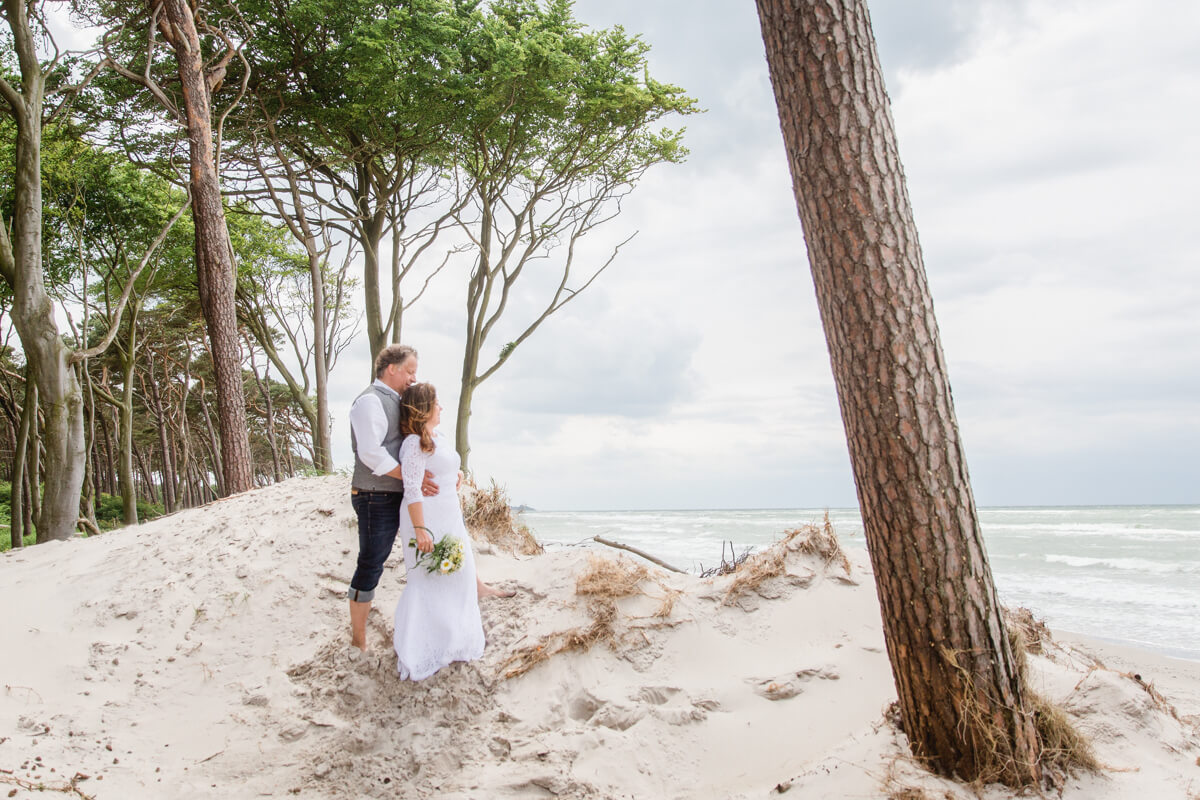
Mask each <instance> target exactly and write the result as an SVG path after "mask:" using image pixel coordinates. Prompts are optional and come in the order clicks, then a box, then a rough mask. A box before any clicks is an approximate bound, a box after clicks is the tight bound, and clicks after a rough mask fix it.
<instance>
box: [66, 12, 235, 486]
mask: <svg viewBox="0 0 1200 800" xmlns="http://www.w3.org/2000/svg"><path fill="white" fill-rule="evenodd" d="M80 5H83V3H82V2H81V3H80ZM87 12H88V13H89V14H90V15H91V17H92V21H93V22H97V23H103V24H106V25H112V26H113V27H114V31H115V32H114V33H112V34H110V35H107V36H105V40H104V42H105V54H106V64H107V65H108V66H110V67H112V69H114V70H115V71H116V72H117V73H119V74H120V75H121V76H123V77H124V78H126V79H128V80H129V81H131V82H133V83H134V84H137V85H139V86H141V87H143V88H144V89H145V90H146V92H147V93H148V95H149V96H151V97H153V98H154V100H155V101H157V103H158V104H159V105H160V106H161V107H162V108H163V109H165V110H166V111H167V114H168V116H169V117H170V119H171V121H172V122H174V123H176V124H178V125H179V126H181V127H182V128H183V130H184V131H185V132H186V135H187V148H188V165H189V179H188V184H187V185H188V194H189V197H190V200H191V203H192V220H193V230H194V231H195V253H196V277H197V284H198V286H199V290H200V307H201V309H202V311H203V313H204V319H205V323H206V330H207V333H208V342H209V347H210V349H211V351H212V354H213V362H214V372H215V375H214V380H215V382H216V396H217V420H218V427H219V429H220V440H221V459H220V460H221V471H222V478H223V480H222V482H221V483H222V486H223V489H224V491H225V492H226V493H230V494H232V493H236V492H242V491H246V490H247V489H250V488H252V487H253V485H254V480H253V470H252V465H251V462H250V442H249V438H248V435H247V428H246V398H245V394H244V391H243V386H242V372H241V346H240V339H239V336H238V332H237V314H236V305H235V288H236V277H235V274H234V265H233V250H232V248H231V246H230V242H229V230H228V227H227V225H226V221H225V210H224V206H223V203H222V199H221V183H220V178H219V175H218V166H217V161H218V158H219V152H218V147H217V145H216V143H215V142H214V139H215V138H219V135H220V128H221V124H222V121H223V120H224V118H225V116H227V115H228V113H229V109H228V108H226V109H225V110H223V111H221V112H220V113H216V109H214V106H213V97H214V94H215V93H216V91H217V90H218V88H219V87H220V86H221V85H222V83H223V82H224V81H225V78H226V76H227V74H228V73H229V70H230V65H231V64H235V65H237V66H238V71H239V74H240V78H241V86H242V87H244V85H245V82H246V81H247V80H248V79H249V69H248V65H247V64H246V62H245V60H244V58H243V57H242V47H243V43H244V42H243V40H244V38H245V37H246V36H247V35H248V34H247V33H246V31H245V30H244V29H243V28H242V26H241V25H240V20H239V17H238V14H237V12H236V9H232V8H227V7H224V6H220V7H217V4H216V3H211V4H200V3H197V4H193V3H189V2H187V0H154V1H153V2H151V3H149V4H125V3H123V2H122V1H121V0H112V2H110V1H109V0H97V1H96V2H94V3H90V4H89V5H88V6H87ZM201 34H203V35H204V38H203V40H202V39H201ZM235 36H236V37H237V38H235ZM135 37H136V38H139V39H140V42H141V49H140V51H135V50H134V49H133V47H132V41H133V39H134V38H135ZM126 58H128V59H129V61H128V63H127V62H126ZM176 89H177V91H176ZM240 98H241V92H238V93H237V95H236V96H235V97H234V98H232V99H231V101H230V102H231V103H232V104H233V105H236V104H237V102H239V100H240ZM214 114H216V116H215V119H216V120H217V121H216V123H215V124H214Z"/></svg>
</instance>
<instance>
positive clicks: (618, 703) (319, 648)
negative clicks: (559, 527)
mask: <svg viewBox="0 0 1200 800" xmlns="http://www.w3.org/2000/svg"><path fill="white" fill-rule="evenodd" d="M355 542H356V538H355V531H354V515H353V512H352V510H351V508H350V504H349V499H348V493H347V488H346V479H345V478H344V477H340V476H334V477H327V478H309V479H295V480H291V481H287V482H285V483H282V484H278V485H275V486H271V487H268V488H266V489H262V490H259V491H255V492H252V493H248V494H246V495H242V496H239V497H236V498H232V499H229V500H225V501H222V502H219V503H215V504H213V505H210V506H207V507H205V508H200V509H194V510H191V511H187V512H183V513H179V514H176V515H173V516H171V517H168V518H165V519H161V520H157V521H155V522H152V523H148V524H145V525H142V526H139V527H136V528H133V529H128V530H123V531H118V532H114V533H110V534H105V535H103V536H100V537H96V538H92V539H86V540H77V541H72V542H64V543H53V544H48V545H41V546H38V547H35V548H29V549H27V550H25V551H18V552H16V553H10V554H6V555H5V556H4V557H3V558H0V608H3V620H2V621H0V641H3V643H4V653H5V658H4V659H3V670H4V678H3V683H4V686H5V688H4V692H3V694H2V695H0V792H2V793H3V794H8V793H9V792H10V791H11V792H12V794H9V796H11V797H18V798H20V797H34V796H35V795H36V796H39V797H45V796H46V795H45V794H44V793H41V792H38V791H37V790H36V787H37V786H38V785H42V786H43V787H45V788H46V789H50V790H54V789H58V790H62V791H63V792H64V793H65V794H66V796H76V797H78V796H84V797H93V798H114V799H116V798H143V797H145V798H160V797H161V798H190V797H222V798H243V797H245V798H254V797H290V796H297V795H298V796H301V797H322V798H360V797H381V798H382V797H406V798H408V797H439V798H443V797H444V798H481V799H482V798H509V797H511V798H526V797H530V798H532V797H569V798H709V797H711V798H743V797H745V798H760V797H768V796H779V795H780V793H781V792H782V793H783V794H784V795H785V796H789V797H805V798H807V797H814V798H815V797H854V798H866V797H905V798H910V799H911V800H917V798H921V797H928V798H944V797H950V798H968V797H976V796H982V797H985V798H1000V797H1008V796H1010V794H1011V793H1010V792H1008V791H1007V790H1005V789H1003V788H1001V787H987V788H985V789H983V790H982V792H981V794H980V795H976V794H975V793H974V792H972V791H971V790H970V788H969V787H965V786H963V785H961V784H959V783H956V782H953V781H948V780H944V779H941V778H937V777H934V776H931V775H929V774H928V773H927V772H925V771H923V770H922V769H921V768H920V767H919V766H918V765H917V764H916V763H915V762H914V761H913V760H912V759H911V758H910V757H909V756H908V754H907V748H906V746H905V743H904V738H903V735H902V734H900V733H899V732H898V731H897V730H896V729H895V727H894V726H893V725H892V724H891V723H890V722H888V721H887V719H886V714H885V709H886V707H887V706H888V705H889V703H890V702H891V701H892V700H893V699H894V688H893V686H892V681H891V673H890V668H889V665H888V661H887V657H886V654H885V652H884V647H883V637H882V633H881V630H880V625H879V618H878V607H877V604H876V599H875V591H874V586H873V583H872V579H871V576H870V574H869V572H868V569H867V566H866V565H865V564H864V563H854V564H852V566H851V569H850V570H849V572H848V573H847V572H846V571H845V570H843V569H842V568H841V567H840V566H838V565H836V564H833V565H826V564H825V563H824V560H823V559H822V558H821V557H820V556H814V555H806V554H804V553H801V552H791V553H789V554H788V556H787V561H786V563H787V573H786V574H785V575H784V576H782V577H778V578H774V579H771V580H769V581H767V582H766V583H764V584H763V585H761V586H759V587H758V588H757V590H754V591H750V592H747V593H745V594H742V595H740V596H737V597H730V596H729V595H728V592H729V588H730V586H731V583H732V581H733V580H734V578H733V577H729V576H726V577H722V578H716V579H711V580H701V579H699V578H696V577H694V576H687V575H677V574H668V573H665V572H662V571H659V570H657V569H656V568H653V567H651V568H650V570H649V572H648V573H647V574H646V576H645V577H643V578H642V579H641V580H640V581H639V582H638V583H637V584H636V588H635V590H634V592H633V593H632V594H630V595H628V596H624V597H619V598H616V599H615V601H614V600H611V599H606V598H605V597H604V596H596V595H586V594H584V595H581V594H579V593H577V582H578V580H579V579H580V576H582V575H587V574H590V573H589V570H594V569H596V562H595V559H596V558H597V557H600V558H603V559H606V560H607V561H606V562H604V563H608V562H615V564H617V565H618V568H624V569H626V570H627V571H628V569H630V568H633V567H634V565H635V564H636V560H635V559H634V558H632V557H630V556H627V555H619V554H617V553H616V552H615V551H612V550H608V549H606V548H601V550H603V552H598V551H597V550H595V549H591V550H589V549H585V548H563V549H558V550H552V551H550V552H547V553H546V554H543V555H540V556H532V557H530V556H522V557H512V556H509V555H506V554H502V553H497V552H493V551H492V550H491V548H490V547H489V546H487V545H482V546H480V548H479V549H480V557H479V564H480V569H481V572H482V573H483V574H484V576H485V577H486V578H487V579H488V580H489V581H491V582H493V583H496V584H499V585H502V586H508V587H512V588H515V589H517V590H518V594H517V596H516V597H515V598H513V599H509V600H500V599H488V600H485V601H484V602H483V604H482V605H483V615H484V626H485V630H486V633H487V638H488V646H487V651H486V653H485V656H484V658H483V659H481V660H480V661H478V662H473V663H471V664H456V665H453V666H451V667H449V668H447V669H445V670H443V671H442V672H440V673H438V674H437V675H436V676H434V677H433V678H431V679H429V680H426V681H424V682H422V683H418V684H413V683H408V682H401V681H399V680H398V679H397V677H396V674H395V663H394V659H393V658H392V656H391V653H390V642H391V630H390V628H391V611H392V608H393V607H394V604H395V602H396V599H397V598H398V597H399V594H400V591H401V589H402V587H403V578H404V575H403V573H404V568H403V563H402V561H401V560H400V559H399V558H395V557H394V558H393V560H392V561H391V562H390V563H389V566H388V569H387V570H386V571H385V573H384V577H383V580H382V582H381V585H380V591H379V593H378V597H377V603H376V609H377V610H376V612H375V613H374V614H373V615H372V619H371V628H370V638H371V645H372V648H373V652H372V653H370V654H368V655H366V656H363V655H360V654H358V652H357V651H355V650H352V649H350V648H348V647H347V646H346V645H347V640H348V634H347V630H346V619H345V612H346V607H345V606H346V603H345V599H344V592H345V582H346V579H347V578H348V576H349V575H350V574H351V572H352V571H353V561H354V556H355V552H356V543H355ZM606 603H607V604H609V605H607V606H606V605H605V604H606ZM597 604H599V605H597ZM605 607H606V608H608V609H609V612H610V614H609V616H608V617H605V618H603V619H602V620H601V622H600V623H598V622H597V619H598V616H597V614H600V615H601V617H603V608H605ZM668 607H669V608H668ZM597 609H600V610H599V611H597ZM571 632H574V634H575V635H576V637H577V639H576V640H578V639H579V638H580V637H581V636H582V638H583V639H587V638H588V637H589V636H590V637H592V638H595V639H596V641H595V642H594V643H593V644H592V645H591V647H590V649H587V650H586V651H580V650H567V651H564V652H558V653H555V654H553V655H550V656H549V657H546V658H543V656H544V655H545V654H546V653H549V652H552V651H554V650H555V649H556V648H558V647H560V646H563V645H564V644H566V643H568V642H570V641H572V640H571V639H570V638H569V635H570V633H571ZM584 634H586V635H584ZM1064 638H1065V637H1060V639H1064ZM1069 641H1070V644H1067V643H1064V642H1063V641H1060V642H1059V643H1057V644H1052V645H1050V646H1048V647H1047V648H1046V652H1045V653H1044V654H1042V655H1034V656H1031V680H1032V681H1033V683H1034V686H1035V688H1037V689H1038V690H1039V691H1041V692H1042V693H1043V694H1044V695H1046V696H1048V697H1050V698H1052V699H1055V700H1057V701H1059V702H1061V703H1062V704H1063V706H1064V707H1065V708H1066V709H1067V710H1068V712H1069V713H1070V715H1071V717H1072V719H1073V720H1074V721H1075V722H1076V724H1077V726H1078V727H1079V729H1080V730H1081V731H1083V732H1085V733H1086V734H1088V735H1089V736H1090V737H1091V738H1092V739H1093V742H1094V745H1095V748H1096V751H1097V755H1098V756H1099V758H1100V760H1101V761H1102V762H1103V763H1104V764H1105V766H1106V768H1105V769H1104V770H1103V771H1102V772H1099V773H1095V774H1084V775H1078V776H1075V777H1073V778H1071V779H1070V780H1069V781H1068V782H1067V784H1066V786H1065V787H1064V789H1063V794H1062V796H1063V797H1066V798H1072V800H1084V798H1087V800H1092V799H1093V798H1112V799H1113V800H1115V799H1116V798H1130V797H1141V798H1147V800H1149V798H1155V800H1157V799H1158V798H1181V799H1182V800H1193V799H1194V798H1200V729H1198V723H1200V717H1198V716H1197V714H1198V713H1200V664H1195V663H1192V662H1183V661H1173V660H1171V659H1166V658H1162V657H1156V656H1154V655H1152V654H1148V653H1143V652H1140V651H1137V650H1129V649H1123V648H1114V647H1110V646H1107V645H1103V644H1101V643H1097V642H1093V641H1086V640H1079V639H1077V638H1070V639H1069ZM539 644H540V645H541V646H542V647H543V650H541V651H538V650H537V649H536V648H537V646H538V645H539ZM1095 658H1099V659H1100V660H1101V661H1103V662H1105V663H1107V664H1109V666H1110V667H1112V668H1111V669H1107V668H1102V667H1098V666H1097V665H1096V663H1095ZM535 662H536V663H535ZM526 667H528V670H527V671H524V672H522V674H519V675H515V676H512V677H509V676H510V674H512V673H515V672H521V671H522V670H524V669H525V668H526ZM1131 672H1137V673H1138V675H1139V676H1140V678H1135V677H1133V676H1132V674H1130V673H1131ZM1147 685H1150V688H1149V689H1148V688H1147ZM905 791H907V792H908V793H907V794H905V793H904V792H905ZM51 796H52V795H51Z"/></svg>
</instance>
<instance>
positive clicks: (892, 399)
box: [758, 0, 1039, 785]
mask: <svg viewBox="0 0 1200 800" xmlns="http://www.w3.org/2000/svg"><path fill="white" fill-rule="evenodd" d="M758 8H759V16H760V20H761V23H762V32H763V40H764V42H765V44H766V50H767V61H768V63H769V65H770V71H771V80H772V84H773V86H774V89H775V98H776V101H777V103H778V106H779V116H780V122H781V127H782V129H783V137H784V141H785V144H786V147H787V155H788V161H789V165H790V167H791V172H792V181H793V184H794V186H795V188H796V201H797V205H798V208H799V212H800V218H801V220H802V222H803V224H804V231H805V237H806V241H807V245H808V257H809V262H810V264H811V267H812V273H813V280H814V283H815V285H816V292H817V300H818V304H819V306H820V310H821V319H822V323H823V325H824V328H825V333H826V337H827V339H828V344H829V353H830V360H831V362H832V365H833V373H834V379H835V382H836V384H837V389H838V398H839V402H840V405H841V411H842V420H843V423H844V424H845V428H846V435H847V440H848V443H849V449H850V459H851V463H852V465H853V469H854V477H855V483H856V486H857V490H858V499H859V505H860V508H861V510H862V515H863V523H864V526H865V529H866V538H867V544H868V549H869V551H870V556H871V563H872V565H873V567H874V571H875V580H876V587H877V590H878V593H879V600H880V606H881V611H882V615H883V626H884V634H885V638H886V641H887V648H888V655H889V658H890V660H891V664H892V671H893V673H894V675H895V679H896V689H897V692H898V694H899V698H900V717H901V723H902V725H903V728H904V731H905V733H907V734H908V738H909V741H910V743H911V745H912V748H913V751H914V753H915V754H916V755H917V756H918V757H920V758H922V759H927V760H928V762H929V763H930V765H931V766H933V767H934V768H935V769H937V770H938V771H939V772H942V773H943V774H948V775H949V774H957V775H959V776H961V777H962V778H964V779H966V780H984V781H988V780H1001V781H1004V782H1005V783H1009V784H1011V785H1021V784H1026V783H1030V782H1033V781H1035V780H1036V779H1037V778H1038V776H1039V768H1038V764H1037V759H1038V752H1039V744H1038V736H1037V733H1036V730H1035V727H1034V722H1033V715H1032V713H1031V711H1030V708H1029V707H1028V705H1027V702H1026V699H1025V696H1024V688H1023V686H1022V683H1021V676H1020V673H1019V671H1018V668H1017V664H1016V661H1015V660H1014V658H1013V653H1012V650H1011V647H1010V644H1009V640H1008V637H1007V635H1006V632H1005V628H1004V624H1003V622H1002V620H1001V616H1000V605H999V603H998V601H997V598H996V590H995V587H994V585H993V583H992V576H991V570H990V568H989V566H988V561H987V556H986V553H985V551H984V544H983V538H982V536H981V534H980V529H979V521H978V517H977V514H976V510H975V503H974V499H973V497H972V494H971V487H970V482H969V480H968V476H967V464H966V458H965V454H964V450H963V445H962V442H961V441H960V439H959V435H958V426H957V423H956V420H955V415H954V406H953V402H952V400H951V396H950V385H949V382H948V379H947V374H946V366H945V360H944V358H943V355H942V348H941V344H940V340H939V337H938V331H937V324H936V321H935V319H934V313H933V303H932V299H931V297H930V293H929V288H928V285H927V283H926V278H925V268H924V264H923V261H922V256H921V249H920V246H919V244H918V241H917V231H916V226H915V224H914V222H913V217H912V210H911V208H910V204H909V199H908V191H907V187H906V185H905V180H904V174H903V171H902V168H901V165H900V160H899V156H898V153H897V148H896V140H895V133H894V130H893V126H892V119H891V110H890V105H889V101H888V97H887V94H886V93H885V91H884V86H883V78H882V73H881V71H880V68H879V62H878V56H877V54H876V49H875V42H874V39H873V38H872V34H871V26H870V20H869V18H868V15H867V9H866V2H865V0H758Z"/></svg>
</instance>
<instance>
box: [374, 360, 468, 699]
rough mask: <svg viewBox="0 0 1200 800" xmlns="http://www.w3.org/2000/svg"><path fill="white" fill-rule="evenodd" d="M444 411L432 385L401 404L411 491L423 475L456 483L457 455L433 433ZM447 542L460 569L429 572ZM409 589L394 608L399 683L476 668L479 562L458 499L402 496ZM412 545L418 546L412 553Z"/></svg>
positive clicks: (415, 389)
mask: <svg viewBox="0 0 1200 800" xmlns="http://www.w3.org/2000/svg"><path fill="white" fill-rule="evenodd" d="M441 417H442V407H441V406H440V405H439V404H438V401H437V392H436V391H435V390H434V388H433V386H432V385H430V384H428V383H414V384H413V385H412V386H409V387H408V388H407V389H405V390H404V394H403V395H402V396H401V398H400V432H401V433H402V434H404V441H402V442H401V443H400V469H401V472H402V474H403V475H404V483H405V485H407V486H420V485H421V480H422V478H423V477H424V475H425V471H426V470H429V471H430V472H432V473H433V480H434V482H436V483H437V484H438V485H440V486H454V485H456V482H457V479H458V465H459V459H458V453H456V452H455V451H454V448H453V447H451V446H450V443H449V442H447V441H446V440H445V439H444V438H443V437H442V436H441V434H440V433H438V432H437V431H436V428H437V425H438V423H439V422H440V421H441ZM446 536H449V537H451V538H453V539H456V540H458V542H459V543H461V545H462V565H461V566H460V567H458V568H457V569H455V570H453V571H451V572H448V573H444V572H442V571H441V569H439V565H434V570H433V571H432V572H430V571H429V570H428V569H427V567H428V565H429V563H430V559H429V558H428V557H426V558H425V559H424V560H423V561H421V562H420V563H418V558H419V557H420V556H422V555H425V554H428V553H430V552H432V551H433V548H434V544H435V543H437V542H438V541H439V540H441V539H442V538H443V537H446ZM397 538H398V539H399V540H400V541H401V542H404V565H405V567H406V568H407V573H408V585H407V586H405V588H404V592H403V593H402V594H401V595H400V602H399V603H398V604H397V605H396V626H395V633H394V642H395V645H396V658H397V667H398V669H399V671H400V677H401V678H402V679H406V680H414V681H419V680H422V679H424V678H428V677H429V676H430V675H432V674H433V673H435V672H437V671H438V670H439V669H441V668H442V667H444V666H446V665H447V664H450V663H451V662H453V661H472V660H474V659H476V658H479V657H480V656H482V655H483V643H484V642H483V623H482V621H481V620H480V617H479V599H478V589H477V586H476V577H475V555H474V553H473V552H472V551H471V537H470V536H468V535H467V529H466V526H465V525H464V524H463V518H462V509H461V508H460V507H459V504H458V494H457V493H456V492H440V493H438V494H436V495H434V496H432V497H424V496H422V494H421V493H420V492H412V493H411V495H410V494H409V493H407V492H406V493H405V495H404V504H403V505H402V506H401V509H400V532H399V534H398V537H397ZM414 544H415V547H414Z"/></svg>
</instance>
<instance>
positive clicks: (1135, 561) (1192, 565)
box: [1045, 554, 1200, 575]
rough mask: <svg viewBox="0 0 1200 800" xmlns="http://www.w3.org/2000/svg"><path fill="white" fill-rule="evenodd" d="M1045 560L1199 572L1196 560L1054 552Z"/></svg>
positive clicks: (1148, 570)
mask: <svg viewBox="0 0 1200 800" xmlns="http://www.w3.org/2000/svg"><path fill="white" fill-rule="evenodd" d="M1045 560H1046V561H1048V562H1050V563H1052V564H1066V565H1067V566H1068V567H1102V568H1104V569H1119V570H1128V571H1131V572H1141V573H1154V574H1159V575H1165V574H1172V573H1196V572H1200V562H1197V561H1151V560H1149V559H1145V558H1094V557H1090V556H1069V555H1055V554H1051V555H1047V556H1046V557H1045Z"/></svg>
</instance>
